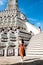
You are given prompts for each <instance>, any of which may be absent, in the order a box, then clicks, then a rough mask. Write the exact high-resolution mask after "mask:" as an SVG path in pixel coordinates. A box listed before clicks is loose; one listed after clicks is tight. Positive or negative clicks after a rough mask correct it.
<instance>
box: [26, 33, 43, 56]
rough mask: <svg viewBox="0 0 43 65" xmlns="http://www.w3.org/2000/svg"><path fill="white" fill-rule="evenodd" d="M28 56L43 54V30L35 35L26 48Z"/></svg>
mask: <svg viewBox="0 0 43 65" xmlns="http://www.w3.org/2000/svg"><path fill="white" fill-rule="evenodd" d="M26 55H27V56H29V55H30V56H43V32H41V33H39V34H37V35H35V36H33V37H32V38H31V40H30V42H29V45H28V46H27V49H26Z"/></svg>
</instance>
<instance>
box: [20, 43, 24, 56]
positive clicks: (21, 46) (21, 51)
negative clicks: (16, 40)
mask: <svg viewBox="0 0 43 65" xmlns="http://www.w3.org/2000/svg"><path fill="white" fill-rule="evenodd" d="M19 55H20V56H21V57H24V45H23V44H20V48H19Z"/></svg>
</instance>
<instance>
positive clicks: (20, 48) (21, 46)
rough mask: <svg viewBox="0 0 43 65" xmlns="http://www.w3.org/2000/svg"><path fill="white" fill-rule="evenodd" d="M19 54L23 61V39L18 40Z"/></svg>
mask: <svg viewBox="0 0 43 65" xmlns="http://www.w3.org/2000/svg"><path fill="white" fill-rule="evenodd" d="M19 44H20V46H19V55H20V56H21V61H22V62H23V57H24V55H25V49H24V41H23V39H20V40H19Z"/></svg>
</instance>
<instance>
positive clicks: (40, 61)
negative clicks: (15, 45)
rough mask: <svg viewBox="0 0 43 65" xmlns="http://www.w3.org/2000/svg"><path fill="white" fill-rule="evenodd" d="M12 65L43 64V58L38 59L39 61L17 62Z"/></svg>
mask: <svg viewBox="0 0 43 65" xmlns="http://www.w3.org/2000/svg"><path fill="white" fill-rule="evenodd" d="M12 65H43V60H37V61H33V62H26V63H17V64H12Z"/></svg>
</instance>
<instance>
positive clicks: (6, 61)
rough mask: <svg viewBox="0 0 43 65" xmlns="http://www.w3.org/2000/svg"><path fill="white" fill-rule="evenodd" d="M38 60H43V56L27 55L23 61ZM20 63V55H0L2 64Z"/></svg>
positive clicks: (14, 64) (12, 64)
mask: <svg viewBox="0 0 43 65" xmlns="http://www.w3.org/2000/svg"><path fill="white" fill-rule="evenodd" d="M37 60H42V61H43V57H40V56H39V57H38V56H25V57H24V62H23V63H30V62H34V61H37ZM18 63H22V62H21V57H20V56H9V57H0V65H16V64H18ZM20 65H21V64H20Z"/></svg>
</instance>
